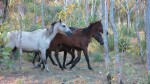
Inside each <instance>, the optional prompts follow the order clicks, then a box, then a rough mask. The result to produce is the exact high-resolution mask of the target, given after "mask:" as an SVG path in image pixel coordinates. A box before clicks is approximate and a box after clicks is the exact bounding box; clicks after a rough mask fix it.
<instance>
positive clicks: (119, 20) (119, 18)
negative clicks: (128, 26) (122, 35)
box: [118, 0, 121, 28]
mask: <svg viewBox="0 0 150 84" xmlns="http://www.w3.org/2000/svg"><path fill="white" fill-rule="evenodd" d="M120 9H121V7H120V0H119V4H118V26H119V28H120V27H121V17H120Z"/></svg>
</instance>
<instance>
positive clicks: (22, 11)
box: [18, 4, 26, 70]
mask: <svg viewBox="0 0 150 84" xmlns="http://www.w3.org/2000/svg"><path fill="white" fill-rule="evenodd" d="M18 12H19V15H20V17H19V18H18V20H19V22H20V46H19V52H20V63H19V67H20V70H22V28H23V23H22V21H23V20H24V16H25V12H26V7H25V5H23V4H19V5H18Z"/></svg>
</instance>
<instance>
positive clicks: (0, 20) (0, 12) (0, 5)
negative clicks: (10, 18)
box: [0, 1, 4, 25]
mask: <svg viewBox="0 0 150 84" xmlns="http://www.w3.org/2000/svg"><path fill="white" fill-rule="evenodd" d="M3 13H4V7H3V1H0V25H2V23H3Z"/></svg>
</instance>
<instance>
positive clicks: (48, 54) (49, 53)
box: [46, 52, 57, 66]
mask: <svg viewBox="0 0 150 84" xmlns="http://www.w3.org/2000/svg"><path fill="white" fill-rule="evenodd" d="M47 57H49V59H50V60H51V62H52V64H53V65H55V66H57V64H56V63H55V61H54V60H53V58H52V55H51V52H47V53H46V59H47Z"/></svg>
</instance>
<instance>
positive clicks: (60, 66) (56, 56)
mask: <svg viewBox="0 0 150 84" xmlns="http://www.w3.org/2000/svg"><path fill="white" fill-rule="evenodd" d="M58 52H59V50H56V51H55V58H56V60H57V62H58V65H59V68H61V69H62V70H64V69H63V67H62V65H61V63H60V61H59V56H58Z"/></svg>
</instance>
